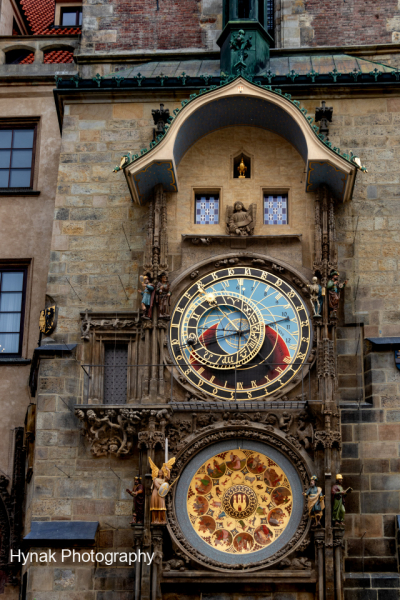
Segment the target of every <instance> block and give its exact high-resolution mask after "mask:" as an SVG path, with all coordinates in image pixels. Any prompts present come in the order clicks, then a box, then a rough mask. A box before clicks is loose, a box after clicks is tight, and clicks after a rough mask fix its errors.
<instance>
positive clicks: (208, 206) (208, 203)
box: [195, 194, 219, 225]
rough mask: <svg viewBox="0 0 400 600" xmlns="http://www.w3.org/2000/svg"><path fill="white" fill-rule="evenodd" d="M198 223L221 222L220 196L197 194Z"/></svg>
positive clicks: (196, 220) (196, 218)
mask: <svg viewBox="0 0 400 600" xmlns="http://www.w3.org/2000/svg"><path fill="white" fill-rule="evenodd" d="M195 204H196V214H195V223H196V225H218V223H219V196H218V194H214V195H212V196H211V195H205V194H204V195H203V194H196V202H195Z"/></svg>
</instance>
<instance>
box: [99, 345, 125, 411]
mask: <svg viewBox="0 0 400 600" xmlns="http://www.w3.org/2000/svg"><path fill="white" fill-rule="evenodd" d="M127 367H128V345H127V344H116V345H111V344H110V345H106V347H105V349H104V404H125V403H126V394H127V373H128V369H127Z"/></svg>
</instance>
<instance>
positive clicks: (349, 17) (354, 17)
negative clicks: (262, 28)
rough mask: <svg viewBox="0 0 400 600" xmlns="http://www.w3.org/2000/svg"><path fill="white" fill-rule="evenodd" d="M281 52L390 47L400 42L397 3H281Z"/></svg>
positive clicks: (362, 0) (278, 19)
mask: <svg viewBox="0 0 400 600" xmlns="http://www.w3.org/2000/svg"><path fill="white" fill-rule="evenodd" d="M275 11H276V13H275V21H276V40H277V43H278V46H277V47H279V48H298V47H308V46H311V47H317V46H351V45H368V44H375V43H376V41H377V40H378V39H379V43H380V44H385V43H386V44H390V43H396V42H398V41H399V36H400V11H399V6H398V2H397V0H368V1H367V2H366V1H365V0H352V2H330V1H329V0H322V1H320V0H307V1H306V0H280V1H279V2H276V3H275Z"/></svg>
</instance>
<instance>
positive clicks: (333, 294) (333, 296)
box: [326, 270, 347, 317]
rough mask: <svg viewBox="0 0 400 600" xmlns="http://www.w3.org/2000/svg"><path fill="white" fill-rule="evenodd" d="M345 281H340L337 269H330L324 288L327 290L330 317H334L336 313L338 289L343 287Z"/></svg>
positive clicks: (338, 297)
mask: <svg viewBox="0 0 400 600" xmlns="http://www.w3.org/2000/svg"><path fill="white" fill-rule="evenodd" d="M346 283H347V280H346V281H343V282H340V280H339V271H334V270H332V271H331V272H330V273H329V281H328V283H327V286H326V289H327V290H328V295H329V308H330V309H331V310H330V316H331V317H336V315H337V310H338V307H339V300H340V291H341V290H342V289H343V288H344V287H345V285H346Z"/></svg>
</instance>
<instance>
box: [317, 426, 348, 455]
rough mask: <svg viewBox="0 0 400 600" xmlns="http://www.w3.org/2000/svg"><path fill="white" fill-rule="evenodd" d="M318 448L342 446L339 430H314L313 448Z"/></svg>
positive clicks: (338, 447) (339, 447)
mask: <svg viewBox="0 0 400 600" xmlns="http://www.w3.org/2000/svg"><path fill="white" fill-rule="evenodd" d="M318 448H323V449H325V448H337V449H338V450H341V448H342V437H341V435H340V432H339V431H325V430H322V431H316V432H315V437H314V449H315V450H317V449H318Z"/></svg>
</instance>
